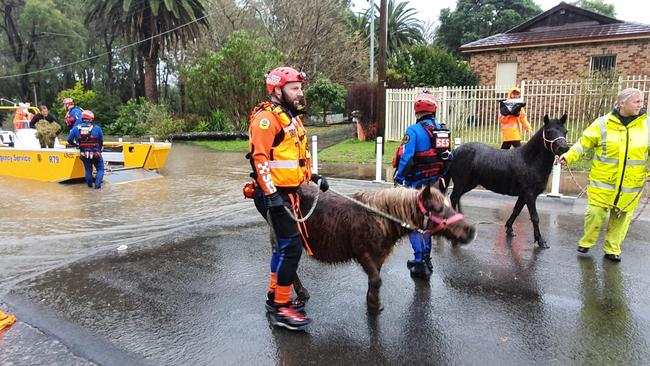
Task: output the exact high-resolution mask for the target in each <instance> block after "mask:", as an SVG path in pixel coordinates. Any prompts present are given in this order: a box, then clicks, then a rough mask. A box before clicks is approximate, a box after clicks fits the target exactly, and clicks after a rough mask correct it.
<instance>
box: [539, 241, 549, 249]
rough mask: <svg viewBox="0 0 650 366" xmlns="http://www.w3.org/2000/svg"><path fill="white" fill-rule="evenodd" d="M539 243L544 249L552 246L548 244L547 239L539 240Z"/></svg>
mask: <svg viewBox="0 0 650 366" xmlns="http://www.w3.org/2000/svg"><path fill="white" fill-rule="evenodd" d="M537 245H538V246H539V247H540V248H542V249H548V248H550V246H548V244H546V240H538V241H537Z"/></svg>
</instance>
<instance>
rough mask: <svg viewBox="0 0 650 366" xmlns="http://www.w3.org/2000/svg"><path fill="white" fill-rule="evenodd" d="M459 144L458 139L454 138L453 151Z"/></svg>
mask: <svg viewBox="0 0 650 366" xmlns="http://www.w3.org/2000/svg"><path fill="white" fill-rule="evenodd" d="M460 144H461V140H460V137H456V138H454V149H455V148H457V147H459V146H460Z"/></svg>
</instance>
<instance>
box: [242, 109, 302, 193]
mask: <svg viewBox="0 0 650 366" xmlns="http://www.w3.org/2000/svg"><path fill="white" fill-rule="evenodd" d="M263 111H270V112H271V113H273V116H274V117H275V121H273V122H269V123H280V124H281V126H282V130H283V131H284V133H283V134H278V135H276V139H275V140H274V141H273V146H272V147H271V151H270V155H269V157H270V160H269V162H268V163H269V168H270V170H271V179H272V181H273V184H274V185H275V186H278V187H297V186H299V185H301V184H302V183H305V182H308V181H309V179H310V178H311V155H310V154H309V151H308V149H307V131H306V130H305V128H304V127H303V124H302V121H301V120H300V117H290V116H289V114H288V113H287V112H285V111H284V110H283V109H282V107H280V106H279V105H276V104H273V103H271V102H268V101H267V102H263V103H260V104H258V105H257V106H256V107H255V108H254V109H253V111H252V113H251V117H250V120H251V121H253V120H254V119H255V118H256V117H257V116H258V114H260V113H261V112H263ZM253 134H254V133H253ZM253 134H250V135H251V136H252V135H253ZM280 137H282V138H281V139H280ZM247 157H248V158H249V159H250V161H251V166H252V168H253V173H254V175H255V176H256V172H257V169H255V162H253V157H252V154H251V153H249V155H247ZM258 183H260V182H258Z"/></svg>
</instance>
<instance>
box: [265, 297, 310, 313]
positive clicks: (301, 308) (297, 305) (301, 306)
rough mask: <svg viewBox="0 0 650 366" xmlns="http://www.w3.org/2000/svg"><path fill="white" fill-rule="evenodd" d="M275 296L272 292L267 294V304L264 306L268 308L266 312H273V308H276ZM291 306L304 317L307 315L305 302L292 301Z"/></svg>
mask: <svg viewBox="0 0 650 366" xmlns="http://www.w3.org/2000/svg"><path fill="white" fill-rule="evenodd" d="M274 300H275V294H274V293H272V292H267V293H266V304H265V305H264V306H265V307H266V311H269V312H270V311H272V310H273V307H274V306H275V301H274ZM291 306H292V307H293V308H294V309H296V311H298V312H300V313H302V314H303V315H304V314H305V302H304V301H302V300H299V299H294V300H292V301H291Z"/></svg>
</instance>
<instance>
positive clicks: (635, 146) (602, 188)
mask: <svg viewBox="0 0 650 366" xmlns="http://www.w3.org/2000/svg"><path fill="white" fill-rule="evenodd" d="M642 107H643V93H642V92H641V91H640V90H639V89H635V88H628V89H624V90H622V91H621V92H620V93H619V94H618V98H617V102H616V105H615V106H614V109H613V110H612V111H611V112H610V113H607V114H606V115H604V116H601V117H599V118H597V119H596V120H595V121H594V122H593V123H592V124H591V125H589V127H587V129H586V130H584V131H583V132H582V136H581V137H580V140H579V141H578V142H576V143H575V144H574V145H573V146H572V147H571V149H569V151H567V152H566V153H564V154H563V155H562V156H561V157H560V162H561V163H563V164H566V163H568V164H571V163H573V162H575V161H576V160H578V158H580V156H581V155H582V154H583V153H584V152H585V150H586V149H592V148H593V149H594V157H593V159H592V161H591V171H590V173H589V185H588V187H587V194H588V196H589V200H588V202H587V211H586V213H585V221H584V235H583V236H582V238H581V239H580V241H579V242H578V251H579V252H581V253H587V252H588V251H589V249H590V248H591V247H593V246H594V245H595V244H596V242H597V241H598V237H599V236H600V229H601V228H602V226H603V224H604V223H605V219H607V215H608V214H609V223H608V225H607V231H606V233H605V243H604V245H603V251H604V252H605V258H607V259H609V260H611V261H614V262H620V261H621V244H622V243H623V240H624V239H625V236H626V235H627V230H628V228H629V226H630V220H631V218H632V214H633V212H634V208H635V207H636V206H637V204H638V202H639V198H640V196H641V194H640V193H641V191H642V190H643V185H644V183H645V181H646V179H647V177H648V173H647V172H646V161H647V159H648V146H649V145H650V142H649V140H650V130H649V129H648V122H647V117H646V113H645V111H644V110H643V109H642Z"/></svg>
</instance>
